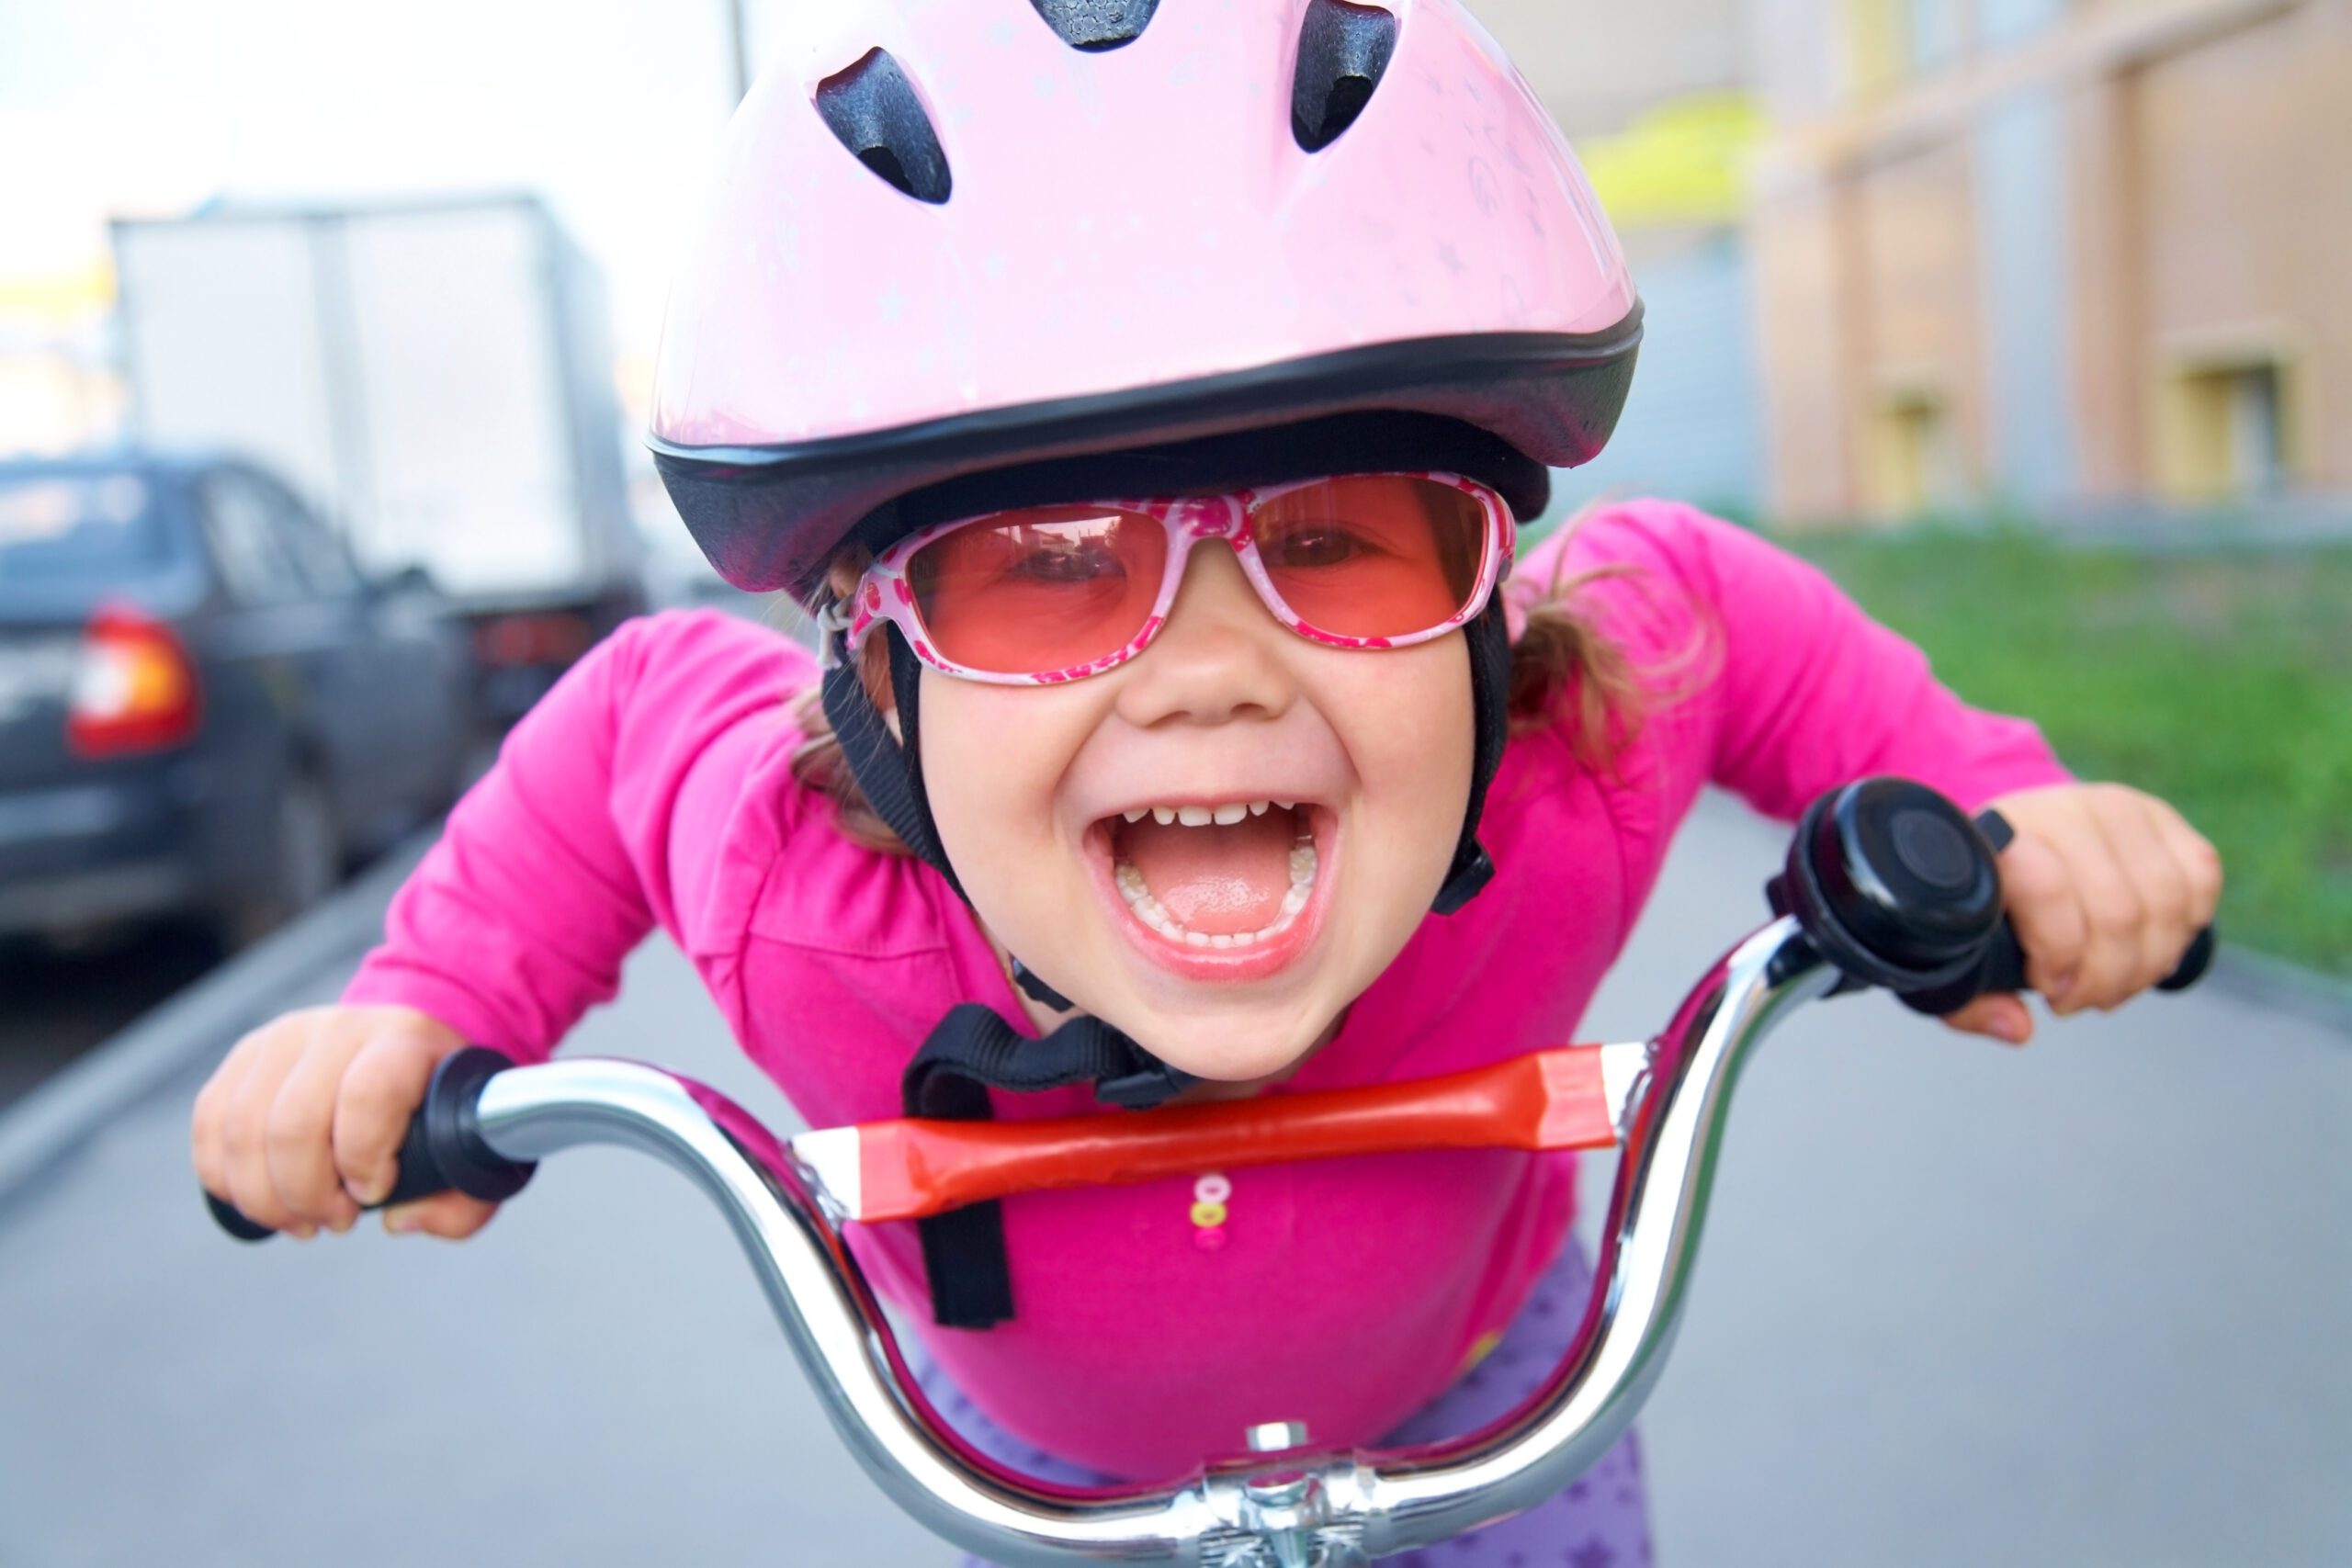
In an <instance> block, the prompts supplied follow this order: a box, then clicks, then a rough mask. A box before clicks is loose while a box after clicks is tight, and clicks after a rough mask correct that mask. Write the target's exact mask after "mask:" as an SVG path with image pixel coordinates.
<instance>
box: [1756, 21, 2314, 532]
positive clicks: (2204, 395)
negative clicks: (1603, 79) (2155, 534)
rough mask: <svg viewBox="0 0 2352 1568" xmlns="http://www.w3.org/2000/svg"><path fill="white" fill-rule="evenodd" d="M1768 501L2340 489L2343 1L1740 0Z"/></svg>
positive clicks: (2066, 503) (2112, 499)
mask: <svg viewBox="0 0 2352 1568" xmlns="http://www.w3.org/2000/svg"><path fill="white" fill-rule="evenodd" d="M1747 9H1748V23H1749V29H1748V30H1749V36H1750V38H1751V39H1752V40H1753V41H1754V44H1755V51H1754V55H1753V62H1754V80H1755V83H1756V88H1757V91H1758V94H1759V95H1760V98H1761V101H1762V103H1763V106H1764V108H1765V111H1766V113H1767V114H1768V115H1769V117H1770V121H1771V130H1770V137H1769V139H1768V141H1766V143H1765V145H1764V147H1763V149H1762V152H1761V154H1760V156H1759V157H1758V159H1757V161H1756V164H1755V165H1754V170H1753V178H1752V183H1751V186H1750V192H1751V201H1752V211H1751V216H1750V220H1749V232H1750V234H1751V236H1752V239H1753V243H1754V247H1755V256H1756V272H1757V288H1756V299H1757V307H1758V308H1757V313H1756V317H1755V319H1756V321H1757V325H1758V338H1757V352H1758V363H1759V364H1760V366H1761V367H1762V369H1763V381H1762V385H1763V389H1764V403H1765V411H1766V423H1767V427H1768V429H1769V430H1770V475H1771V479H1770V490H1769V494H1770V510H1771V511H1772V512H1773V513H1775V514H1776V515H1778V516H1780V517H1782V518H1785V519H1789V520H1805V519H1837V518H1847V517H1852V516H1856V515H1867V516H1881V517H1884V516H1899V515H1903V514H1906V513H1917V512H1920V511H1923V510H1928V511H1938V512H1945V513H1951V512H1956V511H1963V510H1976V509H1982V508H1986V507H1996V506H1997V507H2005V508H2008V509H2014V510H2018V511H2021V512H2026V513H2032V514H2035V515H2039V516H2042V517H2045V518H2046V517H2052V516H2063V515H2066V514H2077V515H2079V514H2082V513H2112V512H2114V511H2116V510H2118V509H2121V510H2125V511H2146V510H2149V509H2150V508H2151V507H2152V505H2159V504H2169V505H2188V506H2211V505H2214V504H2217V503H2222V504H2228V505H2231V506H2233V507H2234V508H2237V509H2240V510H2245V509H2248V508H2253V509H2257V510H2258V509H2264V508H2268V509H2274V510H2275V509H2278V508H2281V507H2290V506H2291V505H2292V504H2293V503H2294V502H2298V501H2301V502H2305V503H2309V502H2312V500H2314V499H2318V500H2320V501H2321V502H2322V503H2323V504H2324V503H2325V502H2326V501H2327V500H2328V499H2330V498H2332V499H2333V500H2334V501H2335V502H2336V503H2337V505H2338V507H2339V509H2340V505H2341V502H2342V501H2343V499H2344V498H2345V497H2346V494H2347V493H2352V288H2346V279H2347V278H2352V178H2346V174H2345V170H2344V168H2343V160H2344V158H2345V156H2346V153H2347V152H2352V93H2348V92H2347V91H2346V88H2347V85H2352V4H2346V0H2072V3H2069V0H1750V3H1749V6H1748V8H1747Z"/></svg>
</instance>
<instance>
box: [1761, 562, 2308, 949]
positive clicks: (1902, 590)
mask: <svg viewBox="0 0 2352 1568" xmlns="http://www.w3.org/2000/svg"><path fill="white" fill-rule="evenodd" d="M1781 543H1782V544H1784V545H1786V546H1788V547H1791V548H1792V549H1794V550H1795V551H1797V553H1799V554H1800V555H1803V556H1804V557H1805V558H1807V559H1809V560H1812V561H1814V562H1815V564H1817V565H1819V566H1820V567H1821V568H1822V569H1823V570H1826V571H1827V572H1828V573H1829V574H1830V575H1831V576H1832V577H1834V578H1836V579H1837V580H1838V582H1840V583H1841V584H1843V585H1844V587H1845V588H1846V590H1847V592H1850V593H1851V594H1853V595H1854V597H1855V598H1856V599H1858V600H1860V602H1861V604H1863V606H1864V607H1865V608H1867V609H1868V610H1869V611H1870V612H1871V614H1872V615H1876V616H1877V617H1878V618H1879V619H1881V620H1883V621H1884V622H1885V623H1887V624H1888V625H1889V626H1894V627H1895V628H1896V629H1897V630H1899V631H1901V632H1902V633H1904V635H1905V636H1906V637H1910V638H1912V639H1913V640H1914V641H1916V642H1917V643H1918V644H1919V645H1920V646H1921V647H1922V648H1924V649H1927V651H1928V657H1929V658H1930V659H1932V660H1934V661H1935V667H1936V670H1937V671H1938V673H1939V674H1940V675H1941V676H1942V677H1943V679H1944V680H1945V681H1946V682H1948V683H1950V684H1951V686H1952V688H1953V689H1954V690H1956V691H1958V692H1959V693H1960V694H1962V696H1964V697H1966V698H1967V699H1968V700H1969V701H1970V702H1973V703H1975V704H1977V705H1980V706H1984V707H1989V708H1996V709H1999V710H2001V711H2003V712H2007V713H2018V714H2024V715H2027V716H2030V717H2031V718H2033V719H2035V720H2037V721H2038V722H2039V723H2040V724H2041V727H2042V729H2043V732H2044V733H2045V734H2047V735H2048V736H2049V738H2050V739H2051V742H2052V745H2054V746H2056V747H2057V749H2058V751H2059V754H2060V755H2061V756H2062V757H2063V758H2064V760H2065V761H2066V762H2067V764H2068V765H2069V766H2070V767H2072V768H2073V769H2074V770H2075V772H2076V773H2081V774H2083V775H2084V776H2085V777H2088V778H2105V779H2114V780H2117V781H2120V782H2122V783H2125V784H2133V785H2136V786H2138V787H2139V788H2142V789H2145V790H2147V791H2149V792H2150V793H2152V794H2154V795H2162V796H2163V797H2165V799H2166V800H2169V801H2171V802H2172V803H2173V804H2174V805H2175V806H2177V807H2179V808H2180V810H2181V812H2182V814H2183V815H2185V816H2187V817H2188V819H2189V820H2190V821H2191V822H2193V823H2194V824H2196V825H2197V827H2198V828H2199V829H2200V830H2201V831H2203V832H2204V833H2205V834H2206V835H2207V836H2208V837H2210V838H2211V840H2213V842H2214V844H2215V845H2216V846H2217V847H2218V848H2219V849H2220V850H2221V852H2222V860H2223V863H2224V864H2225V865H2226V867H2227V875H2228V879H2229V880H2228V889H2227V891H2226V893H2225V894H2224V895H2223V899H2222V930H2223V932H2224V934H2225V935H2226V936H2227V937H2228V938H2229V939H2231V940H2233V941H2235V942H2243V943H2245V944H2246V945H2247V946H2250V947H2256V948H2259V949H2262V950H2264V951H2266V952H2269V953H2276V954H2278V956H2280V957H2283V958H2291V959H2295V960H2297V961H2299V962H2301V963H2303V964H2309V965H2312V966H2313V967H2315V968H2318V969H2321V970H2324V971H2326V972H2328V973H2332V974H2335V975H2339V976H2352V547H2328V548H2324V549H2312V550H2302V551H2296V552H2279V553H2266V554H2255V553H2245V554H2209V555H2198V556H2188V557H2174V558H2143V557H2140V556H2136V555H2126V554H2122V553H2120V552H2114V551H2106V550H2082V549H2072V548H2063V547H2058V546H2055V545H2052V544H2051V543H2049V542H2047V541H2045V540H2042V539H2039V538H2037V537H2035V536H2031V535H2028V534H2022V533H2007V534H2003V533H1993V534H1979V533H1968V534H1962V533H1958V532H1945V531H1915V532H1905V533H1898V534H1881V535H1860V534H1857V535H1838V536H1822V535H1810V536H1808V535H1793V536H1781Z"/></svg>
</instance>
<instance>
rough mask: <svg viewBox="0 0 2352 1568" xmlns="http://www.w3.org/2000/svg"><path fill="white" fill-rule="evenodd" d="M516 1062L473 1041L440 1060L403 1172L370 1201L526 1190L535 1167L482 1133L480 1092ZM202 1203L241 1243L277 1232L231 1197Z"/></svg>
mask: <svg viewBox="0 0 2352 1568" xmlns="http://www.w3.org/2000/svg"><path fill="white" fill-rule="evenodd" d="M514 1065H515V1064H514V1062H513V1061H511V1060H510V1059H508V1058H507V1057H506V1056H505V1055H502V1054H501V1053H499V1052H496V1051H492V1050H491V1049H489V1048H488V1047H486V1046H481V1045H469V1046H467V1047H466V1048H465V1049H464V1050H462V1051H453V1052H451V1053H450V1054H449V1055H447V1056H444V1057H442V1058H441V1060H440V1062H439V1064H438V1065H436V1066H435V1067H434V1069H433V1081H432V1082H431V1083H430V1084H429V1085H428V1086H427V1087H426V1089H425V1091H424V1104H423V1105H421V1106H419V1107H418V1108H417V1111H416V1115H415V1117H414V1118H413V1120H412V1121H411V1122H409V1124H408V1135H407V1136H406V1137H404V1138H402V1139H401V1152H400V1156H399V1157H400V1173H399V1175H398V1176H397V1177H396V1178H395V1179H394V1180H393V1182H392V1190H390V1192H387V1193H386V1194H384V1196H383V1198H382V1199H381V1200H380V1201H377V1202H374V1203H370V1204H368V1208H370V1209H389V1208H390V1207H391V1206H392V1205H393V1204H395V1203H406V1202H409V1201H412V1200H413V1199H417V1198H430V1197H432V1196H433V1195H434V1194H435V1193H436V1192H447V1191H448V1190H451V1189H452V1188H455V1189H456V1190H458V1191H460V1192H463V1193H464V1194H465V1195H466V1196H468V1197H469V1198H480V1199H482V1200H483V1201H487V1202H492V1203H499V1202H503V1201H506V1200H507V1199H509V1198H512V1197H513V1196H515V1193H517V1192H520V1191H521V1190H523V1184H524V1183H525V1182H526V1181H528V1180H530V1179H531V1172H532V1171H534V1170H535V1169H537V1166H535V1165H530V1164H526V1163H524V1162H521V1161H517V1160H511V1159H507V1158H505V1157H504V1156H502V1155H500V1154H499V1153H498V1152H497V1151H496V1150H495V1149H493V1148H492V1147H491V1146H490V1145H489V1143H488V1142H487V1141H485V1140H484V1139H483V1137H482V1134H481V1090H482V1086H483V1085H484V1084H486V1083H488V1082H489V1081H490V1080H491V1078H492V1077H493V1076H494V1075H496V1074H498V1073H502V1072H503V1071H505V1070H506V1069H507V1068H508V1067H511V1066H514ZM204 1201H205V1203H206V1204H207V1206H209V1208H210V1209H211V1211H212V1217H213V1219H214V1220H216V1221H218V1222H219V1223H220V1228H221V1229H222V1230H224V1231H227V1232H228V1233H229V1234H230V1235H232V1236H235V1237H236V1238H237V1239H238V1240H239V1241H266V1240H268V1239H269V1238H270V1237H271V1236H273V1235H277V1232H276V1231H274V1230H272V1229H271V1228H270V1227H269V1226H267V1225H265V1224H258V1223H256V1222H255V1221H254V1220H252V1219H250V1218H248V1217H247V1216H246V1215H245V1214H243V1213H241V1212H240V1211H239V1210H238V1208H237V1206H236V1205H235V1204H233V1203H230V1202H227V1201H223V1200H221V1199H220V1198H216V1197H214V1196H213V1195H212V1194H211V1193H209V1192H207V1193H206V1194H205V1195H204Z"/></svg>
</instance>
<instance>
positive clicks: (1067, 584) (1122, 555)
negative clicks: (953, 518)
mask: <svg viewBox="0 0 2352 1568" xmlns="http://www.w3.org/2000/svg"><path fill="white" fill-rule="evenodd" d="M1167 565H1168V530H1167V529H1166V527H1165V526H1163V525H1161V524H1160V522H1159V520H1158V519H1157V518H1153V517H1147V516H1144V515H1142V514H1140V513H1131V512H1116V511H1112V510H1110V509H1108V508H1104V507H1100V506H1040V507H1031V508H1027V509H1025V510H1023V511H1020V512H1006V513H998V514H997V515H995V516H993V517H988V518H983V519H981V520H980V521H978V522H976V523H967V524H966V525H964V526H962V527H960V528H957V529H955V530H954V531H952V532H950V533H946V534H943V535H941V536H939V537H938V538H936V539H933V540H932V541H931V543H929V544H927V545H925V546H923V547H922V548H921V549H919V550H917V551H916V552H915V553H914V555H913V556H912V557H910V558H909V559H908V561H907V583H908V586H909V587H910V588H911V589H912V590H913V591H914V596H915V608H916V610H917V611H918V612H920V613H921V615H922V624H923V626H924V629H925V630H927V631H929V632H930V633H931V637H932V645H933V648H934V649H936V650H937V651H938V652H939V654H940V656H941V657H942V658H944V659H945V660H948V661H949V662H951V663H955V664H960V665H963V666H964V667H965V668H966V669H967V670H976V671H982V672H984V673H987V674H990V675H1046V674H1059V673H1063V672H1075V671H1077V669H1078V667H1079V666H1081V665H1086V664H1091V663H1093V662H1094V661H1096V660H1100V659H1103V658H1104V657H1105V656H1107V655H1110V654H1114V653H1116V652H1118V651H1119V650H1120V649H1123V648H1125V647H1126V646H1127V644H1129V643H1130V642H1133V641H1134V640H1135V639H1136V636H1137V635H1139V634H1140V633H1141V632H1142V631H1143V628H1144V623H1145V622H1146V621H1148V620H1149V619H1150V617H1151V608H1152V605H1153V604H1155V603H1157V602H1158V600H1159V584H1160V579H1161V577H1162V576H1163V575H1164V573H1165V571H1166V569H1167Z"/></svg>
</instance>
